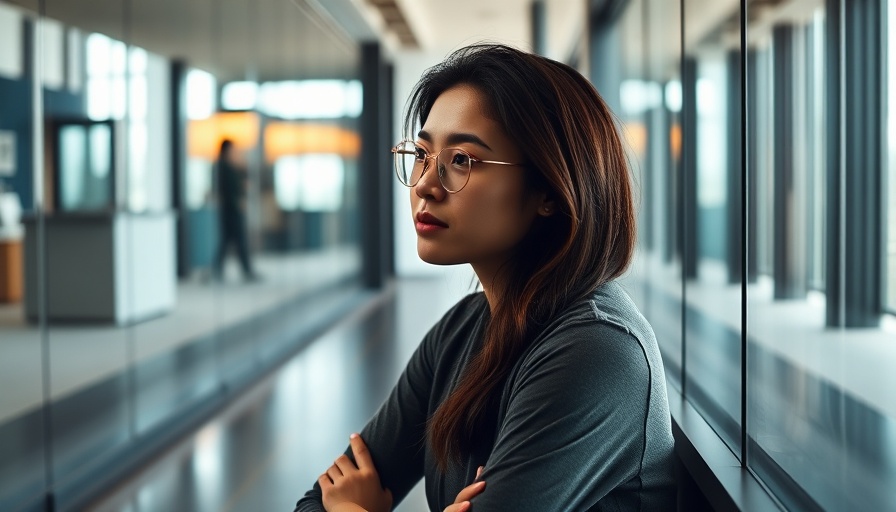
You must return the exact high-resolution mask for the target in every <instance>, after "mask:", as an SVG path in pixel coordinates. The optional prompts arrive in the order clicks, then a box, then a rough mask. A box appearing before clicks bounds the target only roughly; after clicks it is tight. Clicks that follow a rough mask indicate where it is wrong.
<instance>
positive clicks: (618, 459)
mask: <svg viewBox="0 0 896 512" xmlns="http://www.w3.org/2000/svg"><path fill="white" fill-rule="evenodd" d="M488 318H489V306H488V302H487V301H486V299H485V296H484V295H483V294H482V293H477V294H472V295H469V296H467V297H466V298H464V299H463V300H461V301H460V302H459V303H458V304H457V305H455V306H454V307H453V308H452V309H451V310H450V311H448V313H446V314H445V316H444V317H443V318H442V319H441V320H440V321H439V322H438V323H437V324H436V325H435V326H434V327H433V328H432V329H431V330H430V331H429V333H428V334H427V335H426V337H425V338H424V339H423V341H422V342H421V344H420V346H419V347H418V348H417V350H416V352H415V353H414V355H413V356H412V357H411V360H410V362H409V363H408V365H407V368H406V369H405V371H404V373H403V374H402V375H401V377H400V378H399V381H398V384H397V385H396V386H395V388H394V389H393V390H392V393H391V394H390V396H389V398H388V399H387V400H386V402H385V403H383V405H382V406H381V407H380V409H379V411H378V412H377V413H376V415H375V416H374V417H373V418H372V419H371V420H370V422H369V423H368V424H367V426H365V427H364V429H363V430H362V431H361V433H360V434H361V437H362V438H363V439H364V441H365V442H366V443H367V446H368V448H369V449H370V453H371V455H372V457H373V461H374V464H375V465H376V469H377V472H378V473H379V476H380V481H381V483H382V484H383V486H384V487H386V488H389V489H390V490H391V491H392V495H393V498H394V502H395V504H397V503H399V502H400V501H401V499H402V498H404V497H405V496H406V495H407V493H408V492H409V491H410V490H411V488H412V487H413V486H414V485H415V484H416V483H417V482H418V481H419V479H420V478H421V477H425V479H426V496H427V501H428V503H429V508H430V510H433V511H442V510H443V509H444V508H445V507H446V506H448V505H450V504H451V503H453V502H454V499H455V497H456V495H457V493H458V492H459V491H460V490H461V489H463V488H464V487H465V486H467V485H469V484H470V483H472V482H473V480H474V477H475V475H476V469H477V468H478V467H479V466H485V470H484V471H483V473H482V476H481V479H482V480H485V482H486V488H485V490H484V491H483V492H482V493H481V494H480V495H478V496H476V497H475V498H473V499H472V500H471V502H472V504H473V511H474V512H488V511H505V510H514V511H550V510H564V511H566V510H592V511H605V510H613V511H617V510H672V509H674V507H675V486H674V481H673V474H672V471H673V465H672V456H673V452H672V450H673V439H672V431H671V424H670V416H669V406H668V403H667V399H666V383H665V377H664V373H663V365H662V361H661V359H660V353H659V349H658V347H657V344H656V339H655V337H654V333H653V330H652V329H651V327H650V325H649V324H648V323H647V321H646V320H645V319H644V317H643V316H642V315H641V314H640V312H638V310H637V308H636V307H635V305H634V303H632V301H631V299H629V297H628V295H627V294H626V293H625V292H624V291H623V290H622V288H621V287H620V286H619V285H618V284H616V283H608V284H606V285H604V286H602V287H600V288H599V289H598V290H597V291H596V292H595V293H594V294H593V295H592V296H591V297H590V298H589V299H588V300H585V301H582V302H580V303H578V304H574V305H573V306H571V307H569V308H567V309H566V311H564V312H563V313H561V314H560V315H558V316H557V317H556V318H554V319H553V320H552V321H551V322H550V323H549V324H548V325H547V326H546V327H545V329H544V330H543V331H542V333H541V334H540V335H539V336H538V337H537V338H536V339H535V340H534V341H533V342H532V343H531V345H530V346H529V347H527V349H526V350H525V352H524V353H523V354H522V356H521V357H520V358H519V360H518V361H517V363H516V364H515V365H514V367H513V370H512V371H511V373H510V375H509V377H508V379H507V381H506V383H505V385H504V388H503V390H501V396H500V400H499V402H498V407H497V410H496V411H494V413H495V414H494V416H493V419H492V424H493V429H491V428H490V429H488V430H490V432H484V433H483V436H482V442H481V443H479V445H478V446H477V447H476V448H475V449H474V450H472V453H469V454H465V456H464V458H463V462H462V464H460V465H458V464H453V465H451V467H450V468H449V470H448V471H447V472H445V473H442V472H440V471H439V470H438V468H437V466H436V463H435V460H434V458H433V456H432V453H431V452H430V450H429V447H428V445H427V442H426V435H425V426H426V421H427V419H428V418H430V417H431V416H432V414H433V413H434V412H435V410H436V408H437V407H438V406H439V404H440V403H441V402H442V401H443V400H444V399H445V397H447V395H448V393H449V391H450V390H452V389H453V388H454V387H455V385H456V384H457V382H458V380H459V379H460V376H461V374H462V371H463V369H464V368H465V367H466V365H467V363H468V362H469V361H470V360H471V359H472V357H473V356H474V355H475V354H476V352H477V351H478V349H479V347H480V346H481V342H482V334H483V330H484V327H485V324H486V322H487V321H488ZM346 453H347V454H348V455H349V457H351V449H350V448H349V449H347V450H346ZM323 469H325V468H321V471H323ZM321 510H323V506H322V504H321V491H320V487H319V486H318V485H317V484H314V487H313V489H311V490H310V491H308V492H307V493H306V495H305V497H304V498H302V499H301V500H300V501H299V502H298V504H297V506H296V511H321Z"/></svg>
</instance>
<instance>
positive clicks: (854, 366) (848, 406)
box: [747, 1, 896, 510]
mask: <svg viewBox="0 0 896 512" xmlns="http://www.w3.org/2000/svg"><path fill="white" fill-rule="evenodd" d="M844 5H845V8H844V9H845V10H850V12H849V16H850V17H849V20H850V22H849V23H842V22H841V21H840V20H839V19H838V18H839V15H841V14H842V13H843V11H840V12H835V13H828V12H827V11H826V10H825V8H824V5H823V2H820V1H817V2H809V3H805V4H803V5H802V6H801V8H800V9H797V10H787V9H785V8H769V7H768V4H767V3H766V2H760V1H755V2H751V3H750V6H749V7H748V8H749V9H755V10H754V11H753V12H752V13H751V16H750V19H751V28H750V32H749V38H750V41H749V44H750V55H751V58H752V60H751V61H750V63H751V66H755V68H752V67H751V69H755V73H754V77H755V78H754V79H753V80H751V82H750V84H751V85H750V86H751V89H750V91H749V94H750V97H749V101H748V106H749V105H751V104H752V105H754V106H755V110H754V108H753V107H748V108H751V111H750V115H751V116H753V118H752V119H751V123H749V124H751V125H754V126H756V128H755V129H751V130H750V132H749V134H748V136H749V137H750V138H751V139H752V138H756V139H757V140H756V141H755V143H754V144H753V145H751V147H755V148H756V149H755V150H756V160H758V161H759V162H761V163H763V164H766V165H768V168H767V169H762V168H761V167H758V166H756V167H754V166H751V171H752V170H754V169H755V170H756V173H755V175H752V176H750V177H749V179H750V180H753V179H755V180H756V182H757V187H758V188H759V190H760V192H759V193H758V194H756V196H755V197H757V203H758V205H757V209H758V213H759V214H760V215H762V217H760V219H759V224H760V225H759V232H760V235H759V236H757V237H755V238H753V239H752V241H751V244H755V247H750V251H755V252H756V253H758V254H761V255H764V256H763V257H762V258H760V261H761V262H762V265H761V266H760V267H759V269H758V270H759V274H760V275H759V279H758V280H757V282H756V283H751V284H750V285H749V288H748V290H747V293H748V307H749V315H748V318H749V325H748V333H749V345H748V376H747V378H748V382H750V388H749V390H748V397H749V403H748V407H749V411H748V418H750V420H749V425H748V426H747V433H748V436H749V460H750V466H751V468H752V469H753V470H754V471H755V472H756V473H757V474H758V475H759V476H760V477H761V478H762V479H763V480H764V481H765V483H766V484H768V485H769V487H770V488H771V489H772V490H773V491H774V492H775V494H776V495H777V496H778V497H779V498H780V499H781V500H782V502H783V503H784V504H785V506H786V507H787V508H789V509H806V508H809V507H818V508H820V509H823V510H890V509H893V508H894V507H896V495H894V494H893V488H894V485H896V410H894V408H893V404H894V402H893V400H892V393H891V392H890V390H891V389H894V386H896V383H894V381H893V379H892V378H891V377H890V375H891V374H892V371H891V366H892V361H893V360H894V357H896V352H894V345H893V333H892V331H891V330H890V327H887V325H886V322H884V325H882V326H881V327H877V326H868V327H863V328H855V327H841V326H832V325H829V324H828V323H827V322H828V321H829V320H828V319H827V318H826V317H827V316H832V317H834V318H836V316H837V315H828V313H829V311H828V308H836V309H835V310H840V311H843V310H849V307H850V304H849V301H850V300H851V299H850V298H849V296H848V295H844V289H845V287H844V286H843V285H842V283H843V282H844V281H845V280H846V279H847V278H848V277H847V276H848V274H849V272H848V270H847V269H844V268H836V267H835V268H831V269H829V268H827V266H828V265H829V263H828V262H829V261H830V260H832V259H833V260H834V261H844V260H843V258H844V257H845V256H844V255H845V254H847V251H848V250H849V249H850V248H848V247H845V246H844V244H842V243H837V242H836V241H832V240H829V239H828V235H827V232H831V233H834V234H837V233H844V232H845V231H846V230H850V229H855V226H854V225H851V223H850V222H848V219H847V216H848V215H852V213H850V210H856V209H857V208H859V206H858V205H855V204H853V202H854V201H856V198H857V197H860V196H859V194H858V193H857V191H856V190H854V189H850V187H854V186H855V183H856V182H855V180H848V179H847V178H848V176H849V174H848V173H850V172H851V171H852V170H851V169H848V168H846V169H844V168H843V166H842V165H840V163H839V161H828V155H831V153H830V152H828V151H827V150H826V148H829V147H833V148H835V151H834V152H833V153H834V154H836V148H838V147H839V150H840V151H845V147H844V141H845V138H843V139H841V138H840V137H841V136H840V131H841V130H845V129H847V128H846V126H847V125H846V123H847V119H854V118H849V117H840V118H839V121H835V120H833V119H836V118H830V117H829V115H830V113H831V110H830V109H826V105H828V104H832V105H837V103H836V101H833V102H832V100H836V97H835V98H833V99H832V98H831V95H832V93H831V92H830V91H829V90H828V84H831V83H834V84H839V85H838V86H843V84H850V83H852V82H851V81H849V80H844V79H843V78H844V77H843V76H842V75H841V76H837V74H836V72H835V71H834V70H837V69H838V66H836V64H842V61H843V60H844V58H849V57H842V56H840V55H839V52H837V53H834V54H831V53H829V52H828V51H827V50H828V48H826V47H825V44H826V43H830V40H829V39H828V36H830V35H832V34H833V33H834V32H835V31H840V30H843V29H845V30H847V31H855V30H856V29H857V27H860V26H861V25H860V24H859V23H861V22H862V21H861V20H862V16H861V15H860V13H859V9H864V8H865V7H867V6H868V5H871V2H861V3H860V2H856V3H847V4H844ZM852 10H854V11H855V12H852ZM829 15H831V18H830V19H829V18H828V16H829ZM870 20H871V22H872V23H874V22H876V21H877V20H876V19H875V18H870ZM865 21H866V22H867V21H868V20H865ZM860 31H861V30H860ZM888 32H889V31H888V30H884V33H885V34H886V33H888ZM861 39H862V38H861V37H855V36H852V37H846V38H845V42H844V44H845V45H846V46H847V47H848V45H850V44H851V45H855V44H856V41H857V40H861ZM853 51H854V49H853V50H851V51H847V53H846V54H845V55H847V56H848V55H861V56H862V57H860V58H864V52H862V53H858V54H856V53H851V52H853ZM854 64H855V63H853V65H854ZM882 64H883V63H871V64H870V65H882ZM847 72H848V70H847V66H845V65H840V66H839V73H847ZM833 94H836V92H834V93H833ZM855 96H856V95H855V93H854V92H853V93H849V92H847V93H846V94H843V95H841V98H843V101H846V105H843V107H844V108H845V109H847V110H848V109H852V108H854V107H855V111H857V112H861V111H862V110H861V109H862V108H864V107H859V106H858V105H860V104H861V102H860V101H857V100H856V97H855ZM834 113H836V110H834ZM754 120H755V123H753V122H752V121H754ZM834 122H839V123H840V126H835V125H834V124H833V123H834ZM850 122H853V121H851V120H850ZM859 122H860V123H867V122H868V120H867V119H861V120H860V121H859ZM763 131H771V133H772V135H771V136H769V135H768V133H763ZM846 143H847V144H850V143H851V142H846ZM852 151H854V150H851V151H850V153H851V152H852ZM868 172H869V173H870V172H874V171H873V170H872V169H868ZM828 186H834V187H837V189H836V190H829V189H828ZM844 188H845V189H844ZM866 193H872V194H875V193H885V192H884V191H878V190H874V191H870V192H869V191H867V190H866V191H862V194H866ZM763 196H764V197H763ZM859 200H860V201H861V199H859ZM832 201H835V202H836V203H837V204H835V205H832V204H831V202H832ZM891 202H892V201H891ZM834 206H836V207H837V211H838V215H839V216H840V217H839V218H838V219H837V225H835V226H833V227H834V228H836V229H831V228H832V227H831V226H830V225H829V224H828V220H829V219H831V218H832V216H831V209H832V208H833V207H834ZM882 217H883V215H882ZM881 220H883V219H881ZM881 232H883V231H881ZM838 236H842V235H838ZM841 267H845V265H841ZM831 280H833V281H831ZM829 294H831V295H830V296H829ZM837 321H839V320H837ZM831 468H836V469H835V470H832V469H831Z"/></svg>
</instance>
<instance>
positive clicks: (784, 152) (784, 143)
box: [772, 25, 806, 299]
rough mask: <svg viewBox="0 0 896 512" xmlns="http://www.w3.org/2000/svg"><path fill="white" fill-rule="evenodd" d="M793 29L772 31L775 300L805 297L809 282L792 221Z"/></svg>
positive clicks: (793, 165) (773, 260)
mask: <svg viewBox="0 0 896 512" xmlns="http://www.w3.org/2000/svg"><path fill="white" fill-rule="evenodd" d="M794 32H795V30H794V28H793V27H792V26H790V25H778V26H775V27H774V28H773V29H772V41H773V43H772V52H773V74H774V77H773V79H772V83H773V86H772V90H773V98H774V99H773V101H774V114H773V115H774V123H775V137H774V142H773V144H774V152H773V153H774V171H773V173H774V178H773V179H774V206H773V210H774V216H773V218H774V220H775V222H774V225H773V230H774V237H773V239H774V244H773V258H772V275H773V276H774V281H775V291H774V295H775V298H776V299H791V298H800V297H803V296H805V293H806V285H805V283H806V279H805V275H804V273H802V272H799V270H798V268H799V267H800V266H801V265H802V262H800V261H797V260H798V254H797V253H798V251H796V245H797V244H798V243H799V236H801V235H800V233H799V232H798V228H799V227H798V226H797V225H796V224H795V222H794V221H793V217H794V213H795V211H794V208H795V205H794V201H793V198H794V195H795V194H796V191H795V190H794V189H795V186H796V184H795V180H796V168H795V167H796V166H795V163H794V152H795V151H796V148H795V146H794V138H795V126H794V124H795V115H794V107H793V105H794V85H793V83H794V76H793V75H794V60H795V59H794Z"/></svg>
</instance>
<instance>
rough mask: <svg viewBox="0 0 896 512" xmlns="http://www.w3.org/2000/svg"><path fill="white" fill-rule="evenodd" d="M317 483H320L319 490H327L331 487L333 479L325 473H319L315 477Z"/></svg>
mask: <svg viewBox="0 0 896 512" xmlns="http://www.w3.org/2000/svg"><path fill="white" fill-rule="evenodd" d="M317 484H318V485H320V490H321V491H323V492H327V491H329V490H330V488H331V487H333V481H332V480H330V476H329V475H327V474H326V473H324V474H322V475H320V476H319V477H318V478H317Z"/></svg>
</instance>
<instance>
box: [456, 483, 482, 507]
mask: <svg viewBox="0 0 896 512" xmlns="http://www.w3.org/2000/svg"><path fill="white" fill-rule="evenodd" d="M484 489H485V482H476V483H472V484H470V485H468V486H466V487H464V488H463V489H461V491H460V492H459V493H457V497H456V498H454V504H455V505H456V504H458V503H460V502H463V501H467V500H471V499H473V497H474V496H476V495H477V494H479V493H481V492H482V491H483V490H484Z"/></svg>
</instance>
